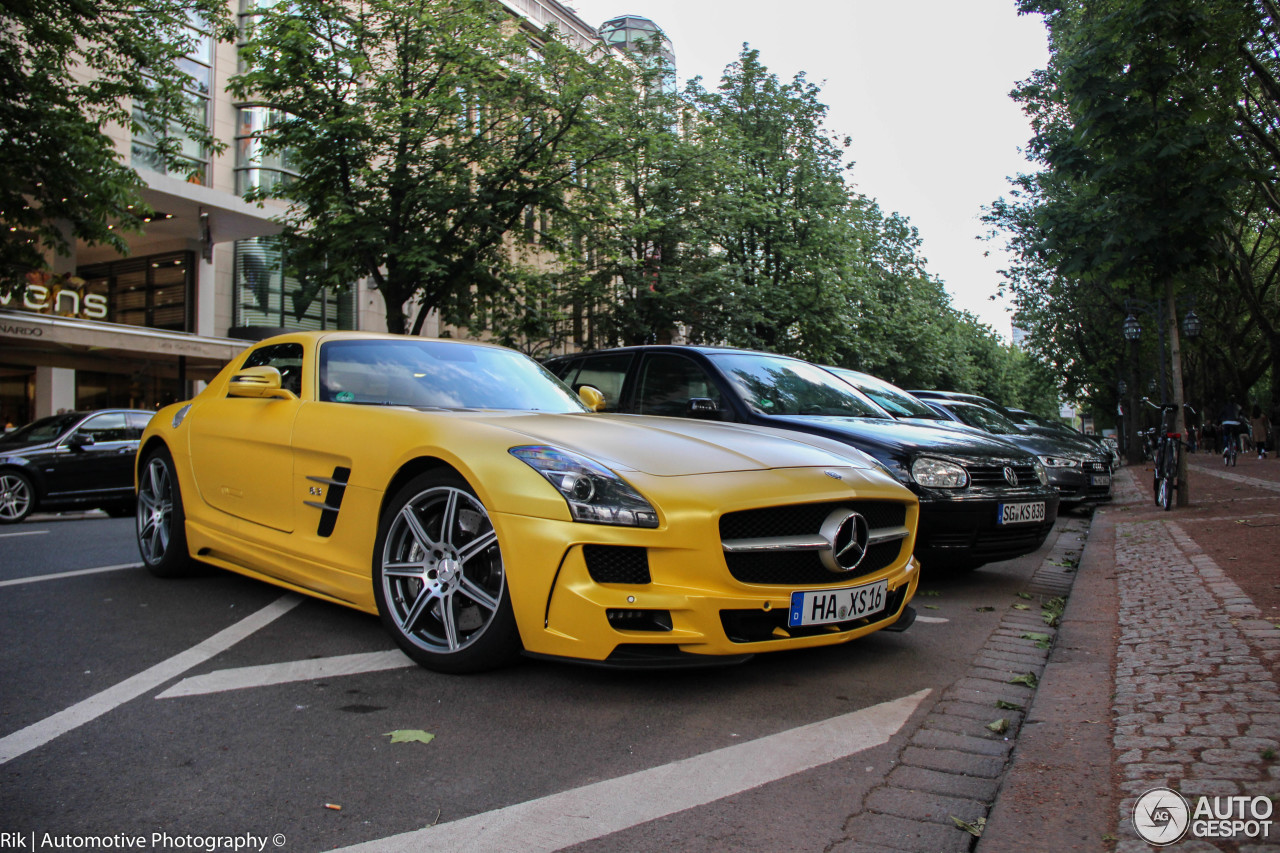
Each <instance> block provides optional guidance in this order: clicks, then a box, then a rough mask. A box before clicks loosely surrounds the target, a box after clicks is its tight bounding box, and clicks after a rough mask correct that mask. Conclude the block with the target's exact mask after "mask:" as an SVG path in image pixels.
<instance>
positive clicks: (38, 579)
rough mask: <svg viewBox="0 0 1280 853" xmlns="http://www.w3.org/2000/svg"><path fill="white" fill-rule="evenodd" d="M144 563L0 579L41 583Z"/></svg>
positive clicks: (7, 583) (4, 583)
mask: <svg viewBox="0 0 1280 853" xmlns="http://www.w3.org/2000/svg"><path fill="white" fill-rule="evenodd" d="M140 568H142V563H121V564H120V565H118V566H99V567H98V568H96V569H77V570H76V571H74V572H58V573H57V574H55V575H32V576H31V577H27V578H15V579H14V580H9V581H0V586H19V585H20V584H24V583H40V582H41V581H56V580H62V579H63V578H78V577H80V576H81V575H97V574H101V573H102V572H118V571H120V570H121V569H140Z"/></svg>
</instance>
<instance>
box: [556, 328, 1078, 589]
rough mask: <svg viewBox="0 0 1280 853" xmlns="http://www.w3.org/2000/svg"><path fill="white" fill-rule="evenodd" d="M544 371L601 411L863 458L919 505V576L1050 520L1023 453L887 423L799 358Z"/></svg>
mask: <svg viewBox="0 0 1280 853" xmlns="http://www.w3.org/2000/svg"><path fill="white" fill-rule="evenodd" d="M547 367H548V369H550V370H551V372H553V373H555V374H556V375H557V376H559V377H560V378H561V379H562V380H564V381H565V382H566V383H567V384H568V385H569V386H570V387H572V388H573V389H574V390H575V391H576V390H579V389H581V388H582V387H583V386H584V385H590V386H592V387H594V388H596V389H597V390H599V391H600V392H602V393H603V395H604V398H605V406H604V408H603V411H610V412H621V413H630V414H638V415H666V416H674V417H695V418H707V419H712V420H720V421H729V422H735V423H746V424H756V425H759V426H768V427H775V428H780V429H789V430H797V431H800V432H806V433H812V434H814V435H821V436H825V437H827V438H833V439H836V440H838V441H842V442H844V443H845V444H848V445H850V446H852V447H855V448H857V449H858V450H861V451H863V452H864V453H866V454H868V455H869V456H871V457H872V458H874V459H875V460H876V461H878V462H879V463H880V464H881V465H882V466H883V467H884V468H885V469H887V470H888V471H889V472H890V473H891V474H892V475H893V476H894V477H896V478H897V479H898V480H899V481H900V482H902V483H903V484H905V485H906V486H907V488H909V489H911V491H913V492H914V493H915V494H916V495H917V496H918V497H919V499H920V525H919V529H918V531H917V533H916V549H915V554H916V557H917V558H918V559H919V560H920V561H921V563H922V564H923V565H924V566H926V567H928V566H931V565H937V566H946V567H949V568H956V569H969V568H975V567H977V566H980V565H982V564H984V563H988V562H992V561H994V560H1006V559H1010V558H1012V557H1017V556H1021V555H1022V554H1027V553H1030V552H1032V551H1035V550H1036V549H1037V548H1039V547H1040V545H1041V544H1042V543H1043V542H1044V540H1045V537H1046V536H1048V535H1049V531H1050V530H1051V529H1052V528H1053V523H1054V520H1055V519H1056V518H1057V515H1058V500H1059V499H1058V494H1057V492H1056V491H1055V490H1054V489H1052V488H1051V487H1049V486H1048V476H1047V474H1046V473H1045V470H1044V466H1043V465H1041V464H1040V461H1039V460H1038V459H1036V458H1035V456H1033V455H1032V454H1029V453H1027V452H1026V451H1024V450H1021V449H1019V448H1017V447H1015V446H1014V445H1012V444H1009V443H1007V442H1004V441H1000V440H998V439H994V438H991V437H989V436H984V435H979V434H977V433H975V432H971V431H968V430H957V429H943V428H937V427H930V426H924V425H918V424H912V423H905V422H899V421H895V420H894V419H893V418H892V417H890V416H889V415H888V414H887V413H886V412H885V411H884V410H883V409H881V408H879V407H878V406H876V405H875V404H874V403H872V402H871V401H870V400H869V399H868V398H866V397H865V396H862V395H861V394H860V393H859V392H858V391H856V390H854V389H853V388H851V387H850V386H849V385H848V384H846V383H845V382H843V381H841V380H839V379H837V378H836V377H835V376H833V375H832V374H830V373H828V372H827V371H825V370H823V369H822V368H820V367H817V366H815V365H812V364H809V363H807V362H804V361H800V360H799V359H795V358H788V357H785V356H778V355H770V354H767V353H760V352H750V351H745V350H736V349H728V348H718V347H687V346H641V347H623V348H620V349H611V350H600V351H597V352H593V353H582V354H578V355H572V356H562V357H559V358H554V359H550V360H549V361H548V362H547ZM796 532H800V531H796Z"/></svg>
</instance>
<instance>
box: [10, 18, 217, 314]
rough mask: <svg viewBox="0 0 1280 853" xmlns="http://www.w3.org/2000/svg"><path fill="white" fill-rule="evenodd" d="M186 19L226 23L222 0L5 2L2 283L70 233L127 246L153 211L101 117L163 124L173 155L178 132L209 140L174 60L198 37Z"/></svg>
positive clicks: (172, 156) (166, 147)
mask: <svg viewBox="0 0 1280 853" xmlns="http://www.w3.org/2000/svg"><path fill="white" fill-rule="evenodd" d="M193 23H194V24H196V25H198V26H199V27H201V28H202V29H204V30H206V31H208V32H211V33H212V34H213V35H214V36H215V37H217V38H219V39H222V40H227V39H230V38H231V37H232V35H233V32H232V29H231V26H230V23H229V13H228V10H227V4H226V3H224V2H222V0H131V2H127V3H123V4H119V5H110V4H101V3H94V2H90V0H6V2H5V3H4V5H3V7H2V8H0V225H3V228H0V292H6V291H7V290H10V289H13V288H14V287H15V286H16V287H21V280H22V277H23V276H25V275H26V274H27V273H30V272H33V271H38V270H43V269H46V268H47V266H48V265H47V262H46V253H57V254H61V255H67V254H69V253H70V252H71V249H72V248H73V246H74V241H75V240H77V239H79V240H84V241H85V242H87V243H90V244H106V245H109V246H111V247H112V248H113V249H115V250H116V251H117V252H120V253H122V254H127V253H128V245H127V244H126V243H125V240H124V238H123V236H122V233H121V232H122V231H126V230H138V229H140V228H141V227H142V224H143V221H144V220H143V217H144V216H145V215H147V214H148V213H149V212H150V211H149V210H148V208H147V206H146V205H145V204H143V203H142V200H141V198H140V197H139V191H140V190H141V189H142V188H143V187H144V186H145V184H144V183H143V181H142V180H141V179H140V178H139V177H138V175H137V173H136V172H134V171H133V170H132V169H131V168H129V167H128V166H126V165H125V164H124V162H123V159H122V157H121V155H120V152H118V151H117V150H116V147H115V143H114V142H113V141H112V139H111V137H110V136H108V135H107V133H105V132H104V130H105V129H106V128H108V127H109V126H111V125H118V126H123V127H126V128H129V129H130V130H131V131H132V132H133V133H135V134H138V133H141V132H143V131H144V130H146V129H148V128H149V129H151V130H152V131H159V132H158V134H157V135H158V136H159V138H160V142H159V148H158V152H157V153H158V155H159V156H160V158H161V161H162V162H163V163H165V164H166V165H168V166H171V167H176V166H177V165H178V164H179V162H180V161H179V159H178V157H177V154H178V149H179V146H180V144H181V140H182V138H183V136H187V137H189V138H191V139H193V140H196V141H197V142H198V143H200V144H203V145H205V146H209V147H214V146H215V144H216V143H215V140H214V139H213V138H212V136H210V134H209V133H208V131H207V129H206V128H205V127H204V126H203V121H202V120H201V119H199V118H197V117H193V116H192V115H191V113H190V110H189V108H188V107H189V105H188V99H187V95H186V94H185V91H184V89H185V87H186V86H187V85H188V84H189V83H190V77H189V75H187V74H186V73H185V72H184V71H182V70H181V69H180V68H179V66H178V60H179V59H180V58H181V57H182V56H183V55H184V54H186V53H188V52H190V50H191V49H192V47H193V46H194V44H195V41H196V39H197V34H196V32H195V31H193V30H192V29H190V28H189V26H188V25H189V24H193ZM113 226H114V227H113Z"/></svg>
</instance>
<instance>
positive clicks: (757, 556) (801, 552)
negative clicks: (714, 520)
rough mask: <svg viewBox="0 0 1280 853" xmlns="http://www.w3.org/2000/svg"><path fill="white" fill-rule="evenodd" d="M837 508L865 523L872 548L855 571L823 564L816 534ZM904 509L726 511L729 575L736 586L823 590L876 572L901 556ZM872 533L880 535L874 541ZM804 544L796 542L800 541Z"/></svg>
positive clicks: (869, 504) (849, 505)
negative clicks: (755, 546)
mask: <svg viewBox="0 0 1280 853" xmlns="http://www.w3.org/2000/svg"><path fill="white" fill-rule="evenodd" d="M837 510H847V511H855V512H858V513H859V514H861V515H862V516H863V518H865V519H866V521H867V528H868V530H869V531H870V534H871V537H872V544H870V546H869V547H868V548H867V551H866V554H865V556H864V557H863V558H862V562H860V563H859V564H858V565H857V567H856V568H854V569H853V570H852V571H850V572H833V571H831V570H830V569H828V568H827V567H826V565H824V563H823V562H822V558H821V556H820V554H821V550H822V549H825V550H828V551H829V550H830V544H829V543H827V542H826V540H824V539H823V538H822V536H821V535H820V530H821V528H822V524H823V522H824V521H826V520H827V518H828V517H830V516H831V514H832V513H834V512H836V511H837ZM906 515H907V508H906V505H904V504H900V503H894V502H892V501H842V502H828V503H817V504H794V505H791V506H781V507H767V508H763V509H750V510H742V511H740V512H731V513H726V514H725V515H723V516H721V518H720V539H721V542H722V543H723V544H724V546H725V555H724V557H725V562H726V564H727V565H728V567H729V573H730V574H731V575H732V576H733V577H734V579H735V580H737V581H739V582H741V583H750V584H761V585H766V586H789V587H801V586H822V585H827V584H832V583H837V582H839V581H842V580H845V579H848V578H856V577H863V576H865V575H869V574H872V573H874V572H878V571H880V570H881V569H884V568H886V567H888V566H891V565H893V563H894V562H895V561H896V560H898V559H899V558H900V557H901V556H902V549H903V545H904V543H905V542H906V541H907V538H908V537H909V534H907V532H906V528H905V526H904V525H905V524H906ZM877 535H879V536H881V537H883V538H882V540H881V541H878V542H877V541H875V540H876V537H877ZM787 539H789V540H792V541H778V542H776V543H775V544H774V545H771V546H769V547H767V548H763V549H761V550H754V551H735V550H732V549H733V548H734V547H735V546H741V544H742V543H747V542H758V541H759V540H787ZM802 541H803V542H805V543H807V544H804V545H802V544H800V543H801V542H802Z"/></svg>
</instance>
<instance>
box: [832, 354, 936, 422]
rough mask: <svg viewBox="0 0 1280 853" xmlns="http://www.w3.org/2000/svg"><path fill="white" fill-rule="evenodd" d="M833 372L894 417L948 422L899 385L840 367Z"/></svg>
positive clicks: (833, 369)
mask: <svg viewBox="0 0 1280 853" xmlns="http://www.w3.org/2000/svg"><path fill="white" fill-rule="evenodd" d="M831 372H832V373H834V374H836V375H837V376H839V377H840V378H841V379H843V380H844V381H845V382H848V383H849V384H850V385H852V386H853V387H854V388H857V389H858V390H859V391H861V392H862V393H863V394H866V395H867V396H868V397H870V398H871V401H872V402H873V403H875V404H876V405H877V406H879V407H880V408H882V409H884V410H885V411H886V412H888V413H889V414H891V415H893V416H894V417H898V418H928V419H929V420H931V421H941V420H946V419H945V418H943V417H942V415H940V414H938V413H937V412H935V411H934V410H933V409H931V408H929V407H928V406H926V405H925V404H924V403H922V402H920V401H919V400H917V399H916V398H915V397H912V396H911V395H910V394H908V393H907V392H906V391H903V390H902V389H901V388H899V387H898V386H897V385H890V384H889V383H888V382H885V381H883V380H880V379H876V378H875V377H874V376H868V375H866V374H865V373H857V372H855V371H852V370H843V369H841V368H839V367H833V368H831Z"/></svg>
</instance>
